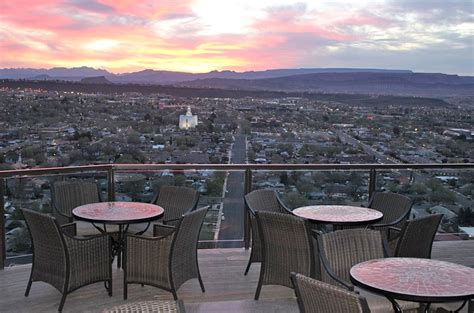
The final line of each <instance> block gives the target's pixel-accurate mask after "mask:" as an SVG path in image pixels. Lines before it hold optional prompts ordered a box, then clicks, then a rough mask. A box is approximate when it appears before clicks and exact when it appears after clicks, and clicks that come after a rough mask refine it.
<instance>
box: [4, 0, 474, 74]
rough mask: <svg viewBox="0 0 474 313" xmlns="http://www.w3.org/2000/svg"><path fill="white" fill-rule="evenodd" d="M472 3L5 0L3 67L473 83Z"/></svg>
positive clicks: (466, 0) (423, 0) (417, 0)
mask: <svg viewBox="0 0 474 313" xmlns="http://www.w3.org/2000/svg"><path fill="white" fill-rule="evenodd" d="M473 3H474V2H473V1H472V0H463V1H458V0H421V1H420V0H386V1H384V0H373V1H369V0H332V1H329V0H328V1H320V0H312V1H309V0H308V1H290V0H169V1H163V0H155V1H147V0H84V1H83V0H63V1H61V0H44V1H41V0H25V1H24V0H16V1H8V0H0V68H10V67H33V68H50V67H56V66H64V67H77V66H91V67H95V68H102V69H106V70H109V71H111V72H114V73H122V72H130V71H138V70H143V69H156V70H173V71H188V72H208V71H211V70H236V71H245V70H263V69H271V68H302V67H305V68H307V67H370V68H391V69H412V70H414V71H417V72H442V73H451V74H462V75H474V4H473Z"/></svg>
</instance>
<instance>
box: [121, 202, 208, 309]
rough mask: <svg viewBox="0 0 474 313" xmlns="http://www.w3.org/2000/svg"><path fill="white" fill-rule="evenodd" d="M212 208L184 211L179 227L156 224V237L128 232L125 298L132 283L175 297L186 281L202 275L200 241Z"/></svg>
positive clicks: (200, 281)
mask: <svg viewBox="0 0 474 313" xmlns="http://www.w3.org/2000/svg"><path fill="white" fill-rule="evenodd" d="M207 209H208V207H204V208H201V209H197V210H195V211H192V212H188V213H186V214H184V215H183V216H182V217H181V218H180V219H179V220H178V223H177V226H170V225H154V226H155V227H154V235H155V236H156V237H145V236H137V235H129V234H127V235H126V247H125V264H124V267H123V268H124V290H123V296H124V299H127V293H128V284H132V283H135V284H146V285H151V286H155V287H158V288H161V289H164V290H168V291H170V292H171V293H172V294H173V297H174V299H175V300H177V298H178V296H177V294H176V290H178V289H179V287H180V286H181V285H182V284H183V283H184V282H186V281H188V280H189V279H192V278H198V280H199V284H200V285H201V290H202V292H204V291H205V290H204V284H203V282H202V279H201V274H200V272H199V265H198V260H197V244H198V238H199V233H200V230H201V226H202V222H203V220H204V217H205V216H206V213H207Z"/></svg>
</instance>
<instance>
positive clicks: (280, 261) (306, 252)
mask: <svg viewBox="0 0 474 313" xmlns="http://www.w3.org/2000/svg"><path fill="white" fill-rule="evenodd" d="M255 214H256V215H255V216H256V219H257V223H258V229H259V231H260V238H261V239H262V256H263V259H262V266H261V268H260V278H259V280H258V286H257V291H256V292H255V300H258V298H259V296H260V291H261V289H262V285H282V286H286V287H290V288H292V287H293V285H292V283H291V280H290V273H291V272H298V273H302V274H303V275H308V276H311V277H314V275H315V264H314V252H313V240H312V237H311V231H310V226H309V225H308V222H307V221H305V220H303V219H301V218H298V217H296V216H293V215H289V214H282V213H277V212H265V211H257V212H255Z"/></svg>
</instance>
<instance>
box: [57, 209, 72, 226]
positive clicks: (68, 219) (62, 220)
mask: <svg viewBox="0 0 474 313" xmlns="http://www.w3.org/2000/svg"><path fill="white" fill-rule="evenodd" d="M53 216H54V218H56V220H57V221H58V223H59V224H60V225H62V224H68V223H72V221H73V217H72V216H69V215H66V214H64V213H63V212H61V211H59V210H58V209H57V208H56V206H54V205H53Z"/></svg>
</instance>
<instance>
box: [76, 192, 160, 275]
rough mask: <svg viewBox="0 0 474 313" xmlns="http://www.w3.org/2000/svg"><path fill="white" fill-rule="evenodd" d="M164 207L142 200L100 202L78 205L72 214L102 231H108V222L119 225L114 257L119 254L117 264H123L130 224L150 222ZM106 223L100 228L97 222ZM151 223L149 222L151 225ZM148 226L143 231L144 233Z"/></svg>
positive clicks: (113, 240)
mask: <svg viewBox="0 0 474 313" xmlns="http://www.w3.org/2000/svg"><path fill="white" fill-rule="evenodd" d="M164 211H165V210H164V209H163V208H162V207H160V206H158V205H154V204H149V203H142V202H119V201H117V202H98V203H90V204H85V205H81V206H78V207H77V208H75V209H74V210H72V215H73V216H74V217H75V218H76V219H78V220H82V221H86V222H90V223H92V225H94V227H95V228H97V229H98V230H99V231H100V232H102V233H106V232H107V229H106V226H105V225H106V224H114V225H118V227H119V230H118V233H117V238H114V237H113V236H112V242H113V244H112V247H113V251H112V257H115V256H116V255H118V256H119V257H118V258H117V266H118V267H120V266H121V257H120V256H121V254H122V250H123V247H124V240H125V236H124V234H125V233H126V232H127V231H128V226H129V225H130V224H137V223H146V222H148V223H150V222H151V221H154V220H156V219H158V218H159V217H161V216H162V215H163V213H164ZM97 223H99V224H104V228H100V227H99V226H97V225H96V224H97ZM149 225H150V224H148V226H149ZM148 226H147V227H146V228H145V230H143V231H142V232H140V233H138V234H142V233H144V232H145V231H146V230H147V229H148Z"/></svg>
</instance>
